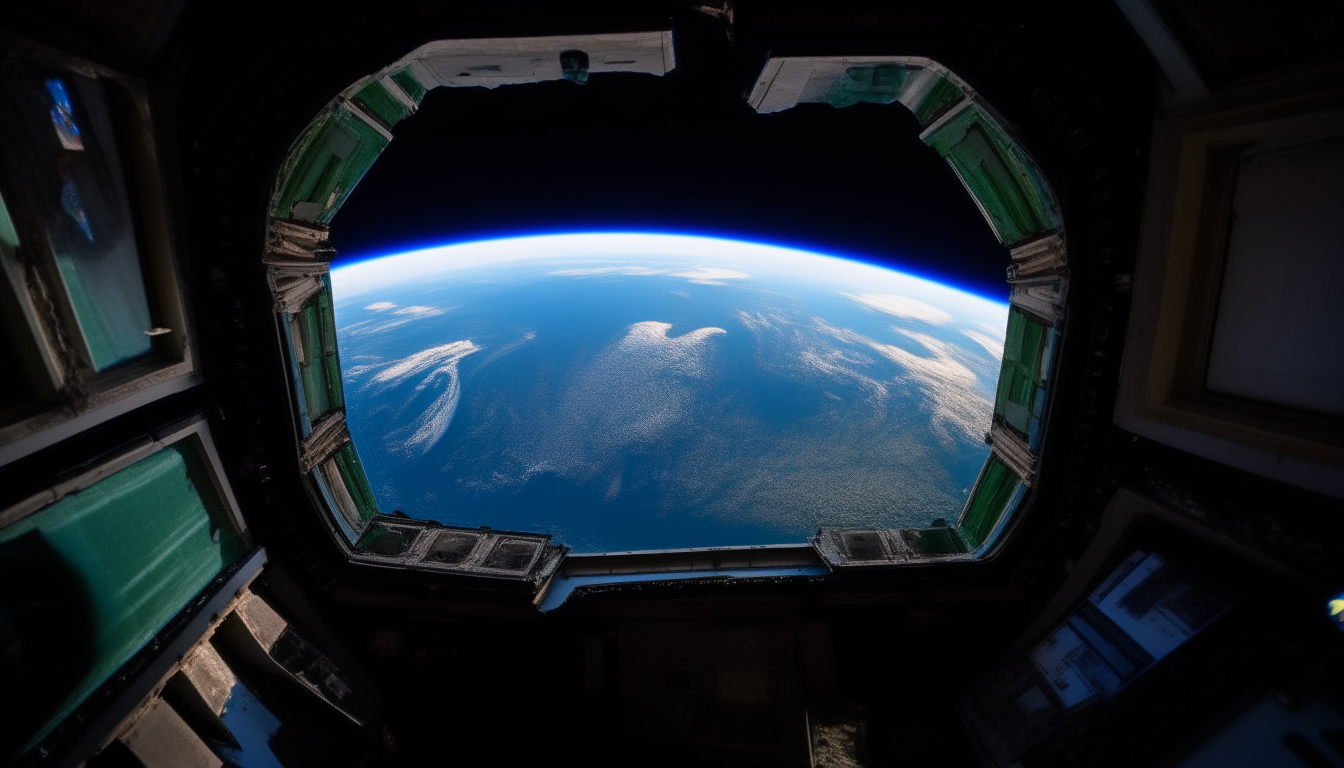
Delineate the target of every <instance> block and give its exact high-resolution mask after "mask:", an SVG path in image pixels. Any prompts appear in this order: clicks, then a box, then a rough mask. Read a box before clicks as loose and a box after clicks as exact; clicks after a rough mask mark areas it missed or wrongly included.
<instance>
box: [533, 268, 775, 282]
mask: <svg viewBox="0 0 1344 768" xmlns="http://www.w3.org/2000/svg"><path fill="white" fill-rule="evenodd" d="M551 274H552V275H564V276H566V277H598V276H604V275H619V276H622V277H653V276H664V277H680V278H685V279H686V280H688V281H690V282H692V283H697V284H700V285H727V283H725V282H723V281H725V280H745V279H747V278H749V277H751V275H749V274H747V273H746V272H739V271H737V270H735V269H723V268H721V267H675V268H660V267H640V266H633V265H630V266H619V267H583V268H576V269H560V270H556V271H554V272H552V273H551Z"/></svg>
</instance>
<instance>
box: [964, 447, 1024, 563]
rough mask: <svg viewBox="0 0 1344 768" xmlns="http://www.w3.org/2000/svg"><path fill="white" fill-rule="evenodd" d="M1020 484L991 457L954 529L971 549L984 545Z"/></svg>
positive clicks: (1020, 482)
mask: <svg viewBox="0 0 1344 768" xmlns="http://www.w3.org/2000/svg"><path fill="white" fill-rule="evenodd" d="M1021 485H1022V478H1020V477H1018V476H1017V473H1016V472H1014V471H1013V470H1011V469H1009V468H1008V465H1007V464H1004V463H1003V462H1002V461H999V457H998V456H995V455H993V454H990V457H989V461H986V462H985V468H984V469H982V470H980V478H979V479H978V480H976V482H975V488H974V490H972V491H971V498H970V499H968V500H967V501H966V509H965V510H963V511H962V513H961V521H960V522H959V523H958V524H957V529H958V530H959V531H961V537H962V538H963V539H965V541H966V543H967V544H968V545H969V546H970V547H971V549H977V548H979V546H980V545H981V544H984V543H985V538H986V537H988V536H989V533H990V531H992V530H994V526H995V525H997V524H998V522H999V518H1000V517H1002V515H1003V513H1004V508H1005V506H1006V505H1007V504H1008V501H1009V499H1011V498H1012V497H1013V494H1014V493H1016V492H1017V489H1018V487H1019V486H1021Z"/></svg>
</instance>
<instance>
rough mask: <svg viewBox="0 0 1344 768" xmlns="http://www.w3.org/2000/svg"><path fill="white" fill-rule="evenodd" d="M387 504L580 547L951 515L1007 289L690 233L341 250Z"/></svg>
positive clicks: (985, 391) (351, 396)
mask: <svg viewBox="0 0 1344 768" xmlns="http://www.w3.org/2000/svg"><path fill="white" fill-rule="evenodd" d="M332 285H333V294H334V298H335V311H336V324H337V337H338V340H339V347H340V357H341V364H342V369H343V376H344V385H345V397H346V419H347V422H348V423H349V426H350V431H351V434H352V436H353V438H354V442H355V447H356V450H357V451H358V452H359V455H360V457H361V460H362V462H363V464H364V467H365V470H366V472H367V473H368V476H369V480H370V483H371V485H372V487H373V491H374V494H375V497H376V498H377V501H378V504H379V507H380V508H381V509H382V510H383V511H385V512H390V511H392V510H393V509H399V510H401V511H403V512H405V513H406V514H408V515H410V516H411V517H418V518H426V519H431V520H437V521H439V522H442V523H445V524H451V525H465V526H473V527H474V526H490V527H492V528H496V529H510V530H527V531H536V532H543V533H551V534H553V535H554V536H555V538H556V539H557V540H559V541H561V542H563V543H565V544H568V545H569V546H571V547H572V548H573V549H574V550H575V551H579V552H599V551H627V550H648V549H669V548H684V547H707V546H730V545H751V544H756V545H759V544H777V543H801V542H803V541H805V539H806V536H807V535H808V534H809V533H811V532H812V531H814V530H815V529H816V528H817V527H819V526H842V527H923V526H927V525H929V524H931V523H933V522H934V521H935V520H936V519H939V518H941V519H943V520H946V521H948V522H949V523H952V522H955V520H956V518H957V516H958V515H959V514H960V512H961V508H962V506H963V504H964V503H965V500H966V498H967V496H968V494H969V492H970V488H971V485H972V484H973V483H974V481H975V477H976V475H977V474H978V472H979V470H980V467H981V466H982V465H983V463H984V461H985V459H986V457H987V456H988V455H989V448H988V446H987V445H985V443H984V434H985V431H986V430H988V428H989V422H990V417H991V413H992V401H993V394H994V387H995V385H996V383H997V378H998V371H999V358H1000V357H1001V355H1002V349H1003V333H1004V328H1005V326H1006V323H1007V313H1008V306H1007V304H1006V303H999V302H994V301H990V300H988V299H984V298H982V297H979V296H974V295H972V294H969V293H966V292H963V291H960V290H958V289H956V288H952V287H949V286H946V285H942V284H939V283H935V282H932V281H929V280H924V279H921V278H917V277H913V276H910V275H906V274H904V273H901V272H896V271H894V270H890V269H885V268H881V267H876V266H872V265H869V264H863V263H860V262H854V261H847V260H844V259H839V258H835V257H830V256H825V255H822V254H815V253H809V252H805V251H798V250H794V249H788V248H780V247H776V246H770V245H764V244H759V243H748V242H743V241H736V240H724V239H716V238H701V237H689V236H683V235H658V234H624V233H595V234H574V235H552V236H539V237H527V238H510V239H500V240H490V241H481V242H476V243H465V244H460V245H453V246H445V247H441V248H434V249H426V250H421V251H414V252H409V253H403V254H396V255H391V256H387V257H382V258H378V259H372V260H367V261H362V262H358V263H355V264H350V265H345V266H340V267H337V268H336V269H334V270H333V271H332Z"/></svg>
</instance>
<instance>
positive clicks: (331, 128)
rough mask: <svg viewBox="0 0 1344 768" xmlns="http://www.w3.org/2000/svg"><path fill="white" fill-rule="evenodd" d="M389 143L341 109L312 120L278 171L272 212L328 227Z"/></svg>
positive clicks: (365, 123) (365, 124)
mask: <svg viewBox="0 0 1344 768" xmlns="http://www.w3.org/2000/svg"><path fill="white" fill-rule="evenodd" d="M387 142H388V139H387V137H386V136H385V135H383V133H382V132H381V131H379V130H378V129H377V128H375V127H373V126H372V125H370V124H369V123H367V122H365V121H364V120H362V119H361V118H359V117H356V116H355V115H354V113H352V112H351V111H350V110H348V109H346V108H345V107H343V106H340V105H337V106H336V107H333V108H332V109H331V111H330V112H327V113H326V114H324V115H322V116H321V117H319V118H318V119H317V120H315V121H314V122H313V125H312V127H311V128H309V130H308V132H307V133H306V134H304V136H303V138H301V139H300V140H299V142H298V143H297V144H296V145H295V147H294V149H293V151H292V152H291V153H290V155H289V159H288V160H286V161H285V167H284V168H283V169H282V171H281V173H280V179H281V182H280V188H279V190H278V191H277V193H276V196H275V201H274V207H273V208H272V214H273V215H275V216H277V217H279V218H293V219H301V220H304V221H317V222H321V223H326V222H328V221H330V220H331V217H332V216H333V215H335V213H336V211H337V210H338V209H339V208H340V207H341V203H343V202H345V198H346V197H347V196H348V195H349V194H350V191H351V190H353V189H354V188H355V185H356V184H358V183H359V180H360V179H362V178H364V173H365V172H366V171H368V170H369V166H371V165H373V161H374V160H377V159H378V155H379V154H381V153H382V151H383V148H384V147H386V146H387Z"/></svg>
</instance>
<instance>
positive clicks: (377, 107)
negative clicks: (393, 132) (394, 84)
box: [355, 81, 411, 128]
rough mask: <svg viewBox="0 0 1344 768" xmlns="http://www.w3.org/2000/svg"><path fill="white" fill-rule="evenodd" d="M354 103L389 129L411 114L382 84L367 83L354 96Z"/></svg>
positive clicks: (375, 82)
mask: <svg viewBox="0 0 1344 768" xmlns="http://www.w3.org/2000/svg"><path fill="white" fill-rule="evenodd" d="M355 101H357V102H359V105H360V106H361V107H364V108H365V109H366V110H368V112H369V113H370V114H373V115H376V116H377V117H378V119H379V120H382V121H383V125H385V126H387V127H388V128H391V127H392V126H394V125H396V124H397V123H398V122H400V121H401V120H402V118H404V117H406V116H407V115H409V114H410V113H411V110H410V108H409V107H407V106H406V105H405V104H403V103H401V101H400V100H398V99H397V97H395V96H393V95H392V94H391V93H389V92H388V90H387V89H386V88H384V87H383V84H382V83H380V82H377V81H374V82H372V83H369V84H368V85H366V86H364V87H363V88H361V89H359V92H358V93H356V94H355Z"/></svg>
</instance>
